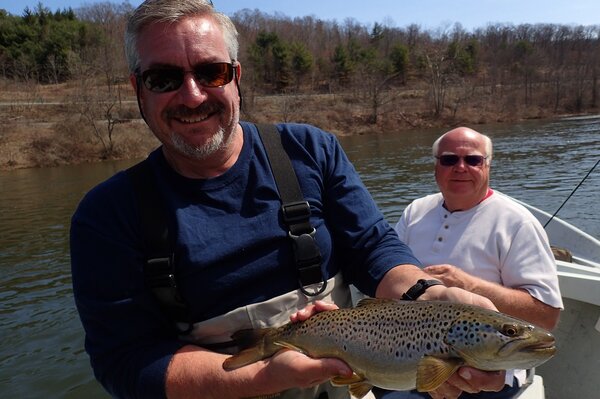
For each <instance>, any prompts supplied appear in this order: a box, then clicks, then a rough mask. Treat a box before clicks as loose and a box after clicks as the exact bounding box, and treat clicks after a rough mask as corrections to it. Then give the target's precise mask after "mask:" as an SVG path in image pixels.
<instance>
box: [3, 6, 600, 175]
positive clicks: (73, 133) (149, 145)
mask: <svg viewBox="0 0 600 399" xmlns="http://www.w3.org/2000/svg"><path fill="white" fill-rule="evenodd" d="M132 10H133V7H132V6H131V4H129V3H128V2H127V1H125V2H123V3H121V4H116V3H108V2H98V3H92V4H87V5H85V6H83V7H81V8H78V9H76V10H72V9H70V8H69V9H65V10H57V11H54V12H53V11H51V10H49V9H48V8H46V7H44V6H43V4H42V3H39V4H38V6H36V8H35V9H33V10H31V9H29V8H25V10H24V12H23V15H22V16H13V15H10V14H8V13H7V12H6V11H4V10H2V9H0V121H1V123H0V170H12V169H19V168H33V167H51V166H57V165H66V164H78V163H83V162H97V161H102V160H109V159H132V158H141V157H144V156H146V155H147V154H148V153H149V152H150V151H151V150H152V149H153V148H155V147H156V146H157V145H158V144H159V143H158V141H157V140H156V139H155V138H154V136H153V135H152V134H151V132H150V131H149V130H148V128H147V126H146V125H145V123H144V122H143V121H142V120H141V119H140V116H139V111H138V108H137V101H136V98H135V93H133V89H132V88H131V87H130V85H129V80H128V72H127V66H126V64H125V57H124V56H123V35H124V27H125V21H126V19H127V16H128V15H129V14H130V13H131V12H132ZM231 18H232V20H233V22H234V23H235V24H236V26H237V27H238V31H239V40H240V49H239V62H240V63H241V65H242V70H243V74H242V79H241V90H242V94H243V101H244V103H243V108H242V115H241V119H242V120H247V121H251V122H268V123H276V122H299V123H310V124H313V125H315V126H318V127H320V128H322V129H324V130H326V131H329V132H332V133H334V134H336V135H355V134H402V133H403V132H407V131H410V130H415V129H420V128H439V129H440V133H441V132H442V131H443V130H444V129H447V128H449V127H454V126H459V125H468V126H474V125H480V124H492V123H515V122H519V121H524V120H531V119H553V118H558V117H561V116H566V115H586V114H598V113H600V98H599V97H598V96H599V95H600V83H599V80H600V79H599V77H600V25H593V26H574V25H554V24H535V25H530V24H524V25H516V26H515V25H510V24H488V25H487V26H486V27H482V28H478V29H474V30H472V31H466V30H465V29H463V28H462V26H461V25H460V24H459V23H455V24H453V25H447V26H442V27H440V28H439V29H437V30H434V31H432V30H424V29H422V28H421V27H420V26H418V25H414V24H412V25H409V26H406V27H395V26H388V25H386V24H385V23H374V24H369V25H362V24H360V23H358V22H357V21H356V20H353V19H347V20H345V21H344V22H343V23H340V22H338V21H335V20H334V21H324V20H321V19H319V18H318V17H316V16H314V15H313V16H306V17H301V18H293V19H292V18H289V17H287V16H285V15H281V14H275V15H269V14H265V13H263V12H261V11H259V10H257V9H255V10H250V9H244V10H241V11H238V12H236V13H235V14H234V15H231Z"/></svg>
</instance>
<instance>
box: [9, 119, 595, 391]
mask: <svg viewBox="0 0 600 399" xmlns="http://www.w3.org/2000/svg"><path fill="white" fill-rule="evenodd" d="M478 130H480V131H482V132H484V133H486V134H488V135H489V136H490V137H491V138H492V140H493V142H494V160H493V162H492V186H493V187H494V188H495V189H497V190H500V191H502V192H504V193H506V194H509V195H512V196H514V197H516V198H518V199H521V200H523V201H525V202H528V203H530V204H532V205H534V206H537V207H539V208H541V209H544V210H546V211H548V212H550V213H553V212H554V211H555V210H556V209H558V207H560V206H561V204H562V203H563V202H564V201H565V199H566V198H567V197H568V196H569V194H570V193H571V192H572V191H573V189H574V188H575V187H576V186H577V185H578V184H579V183H580V182H581V181H582V179H583V178H584V176H585V175H586V173H588V172H589V171H590V170H591V169H592V167H593V166H594V164H595V163H596V162H597V161H598V159H599V158H600V116H597V117H586V118H571V119H562V120H557V121H551V122H547V121H545V122H539V121H538V122H531V123H523V124H516V125H502V126H500V125H499V126H480V127H478ZM440 133H442V131H441V130H440V129H431V130H415V131H411V132H406V133H402V134H385V135H365V136H347V137H341V138H340V141H341V143H342V145H343V147H344V149H345V150H346V152H347V153H348V156H349V158H350V159H351V160H352V161H353V162H354V164H355V166H356V168H357V170H358V171H359V173H360V174H361V176H362V177H363V180H364V181H365V184H366V185H367V187H368V188H369V189H370V190H371V192H372V194H373V197H374V198H375V200H376V202H377V203H378V204H379V205H380V207H381V209H382V210H383V212H384V214H385V216H386V218H387V219H388V221H389V222H390V223H395V222H396V221H397V220H398V218H399V217H400V214H401V213H402V210H403V209H404V207H405V206H406V205H407V204H408V203H409V202H410V201H412V200H413V199H415V198H417V197H420V196H422V195H425V194H428V193H432V192H434V191H436V187H435V183H434V180H433V175H432V172H433V162H432V157H431V144H432V143H433V141H434V140H435V138H437V137H438V136H439V135H440ZM132 163H133V161H123V162H106V163H98V164H85V165H77V166H67V167H58V168H47V169H26V170H16V171H10V172H6V171H0V192H1V193H2V195H1V196H0V227H1V228H0V314H1V315H2V323H1V326H0V332H1V337H2V339H1V341H0V397H2V398H4V397H12V398H73V399H74V398H86V399H94V398H108V395H107V394H106V393H104V392H103V391H102V389H101V388H100V387H99V385H98V384H97V383H96V382H95V380H94V379H93V376H92V371H91V368H90V366H89V361H88V358H87V355H86V354H85V352H84V350H83V332H82V328H81V325H80V323H79V319H78V317H77V312H76V310H75V307H74V303H73V298H72V290H71V279H70V266H69V250H68V229H69V220H70V216H71V214H72V213H73V211H74V209H75V207H76V206H77V203H78V202H79V200H80V199H81V197H82V196H83V195H84V193H85V192H86V191H87V190H89V189H90V188H91V187H92V186H94V185H95V184H97V183H98V182H100V181H102V180H104V179H106V178H107V177H109V176H110V175H112V174H114V173H115V172H116V171H118V170H120V169H123V168H126V167H127V166H129V165H131V164H132ZM599 187H600V167H598V168H597V169H596V170H595V171H594V172H593V173H591V174H590V175H589V177H588V178H587V179H586V180H585V181H584V183H583V184H581V186H580V188H579V189H578V190H577V191H576V192H575V194H574V195H573V196H572V197H571V199H570V200H569V201H568V202H567V203H566V204H565V205H564V207H563V208H562V209H561V211H560V213H559V214H558V216H559V217H561V218H563V219H565V220H567V221H569V222H571V223H573V224H575V225H576V226H578V227H580V228H582V229H583V230H585V231H586V232H588V233H590V234H591V235H593V236H594V237H596V238H599V237H600V204H599V202H598V194H599Z"/></svg>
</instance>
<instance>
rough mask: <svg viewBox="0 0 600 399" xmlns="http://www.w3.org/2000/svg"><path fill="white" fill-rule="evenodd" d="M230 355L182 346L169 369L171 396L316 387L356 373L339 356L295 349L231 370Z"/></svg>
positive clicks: (226, 398) (222, 396) (225, 397)
mask: <svg viewBox="0 0 600 399" xmlns="http://www.w3.org/2000/svg"><path fill="white" fill-rule="evenodd" d="M227 357H228V356H227V355H222V354H218V353H215V352H210V351H207V350H206V349H203V348H200V347H197V346H192V345H188V346H185V347H183V348H181V350H179V351H178V352H177V353H176V354H175V355H174V356H173V359H172V361H171V363H170V364H169V367H168V369H167V377H166V392H167V397H168V398H169V399H180V398H203V399H205V398H208V399H211V398H218V399H230V398H231V399H232V398H248V397H259V396H265V395H270V394H276V393H279V392H282V391H285V390H288V389H290V388H308V387H312V386H314V385H318V384H321V383H323V382H325V381H327V380H329V379H331V378H332V377H334V376H339V375H341V376H345V377H349V376H351V375H352V370H351V369H350V368H349V367H348V365H346V364H345V363H344V362H343V361H341V360H339V359H335V358H322V359H312V358H309V357H307V356H305V355H303V354H302V353H300V352H297V351H291V350H282V351H279V352H277V353H276V354H275V355H273V356H272V357H269V358H267V359H264V360H259V361H257V362H254V363H251V364H249V365H247V366H244V367H240V368H238V369H235V370H230V371H225V370H224V369H223V361H224V360H225V359H226V358H227Z"/></svg>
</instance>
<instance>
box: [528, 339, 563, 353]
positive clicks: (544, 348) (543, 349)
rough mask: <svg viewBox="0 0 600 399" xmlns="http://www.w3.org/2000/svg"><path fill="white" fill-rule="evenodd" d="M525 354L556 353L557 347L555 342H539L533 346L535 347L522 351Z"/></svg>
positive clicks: (530, 346) (531, 346)
mask: <svg viewBox="0 0 600 399" xmlns="http://www.w3.org/2000/svg"><path fill="white" fill-rule="evenodd" d="M522 351H523V352H530V353H550V354H552V353H555V352H556V345H555V344H554V341H552V342H539V343H537V344H533V345H529V346H527V347H525V348H523V349H522Z"/></svg>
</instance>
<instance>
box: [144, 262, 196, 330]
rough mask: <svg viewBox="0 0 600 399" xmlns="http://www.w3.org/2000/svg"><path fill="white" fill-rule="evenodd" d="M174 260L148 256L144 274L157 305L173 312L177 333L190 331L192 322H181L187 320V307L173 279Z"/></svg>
mask: <svg viewBox="0 0 600 399" xmlns="http://www.w3.org/2000/svg"><path fill="white" fill-rule="evenodd" d="M173 265H174V260H173V259H172V258H165V257H161V258H150V259H148V260H147V261H146V268H145V269H144V275H145V279H146V284H147V285H148V287H149V288H150V290H151V291H152V292H153V293H154V296H155V297H156V298H157V299H158V300H159V305H160V306H161V307H162V308H163V309H164V310H165V311H167V312H170V313H173V316H175V318H176V320H178V322H177V323H176V325H175V327H176V329H177V330H178V332H179V333H181V334H185V333H188V332H189V331H191V328H192V324H191V323H189V322H183V321H182V320H189V314H188V308H187V306H186V304H185V301H184V300H183V298H182V297H181V295H180V294H179V289H178V288H177V281H176V279H175V270H174V267H173Z"/></svg>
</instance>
